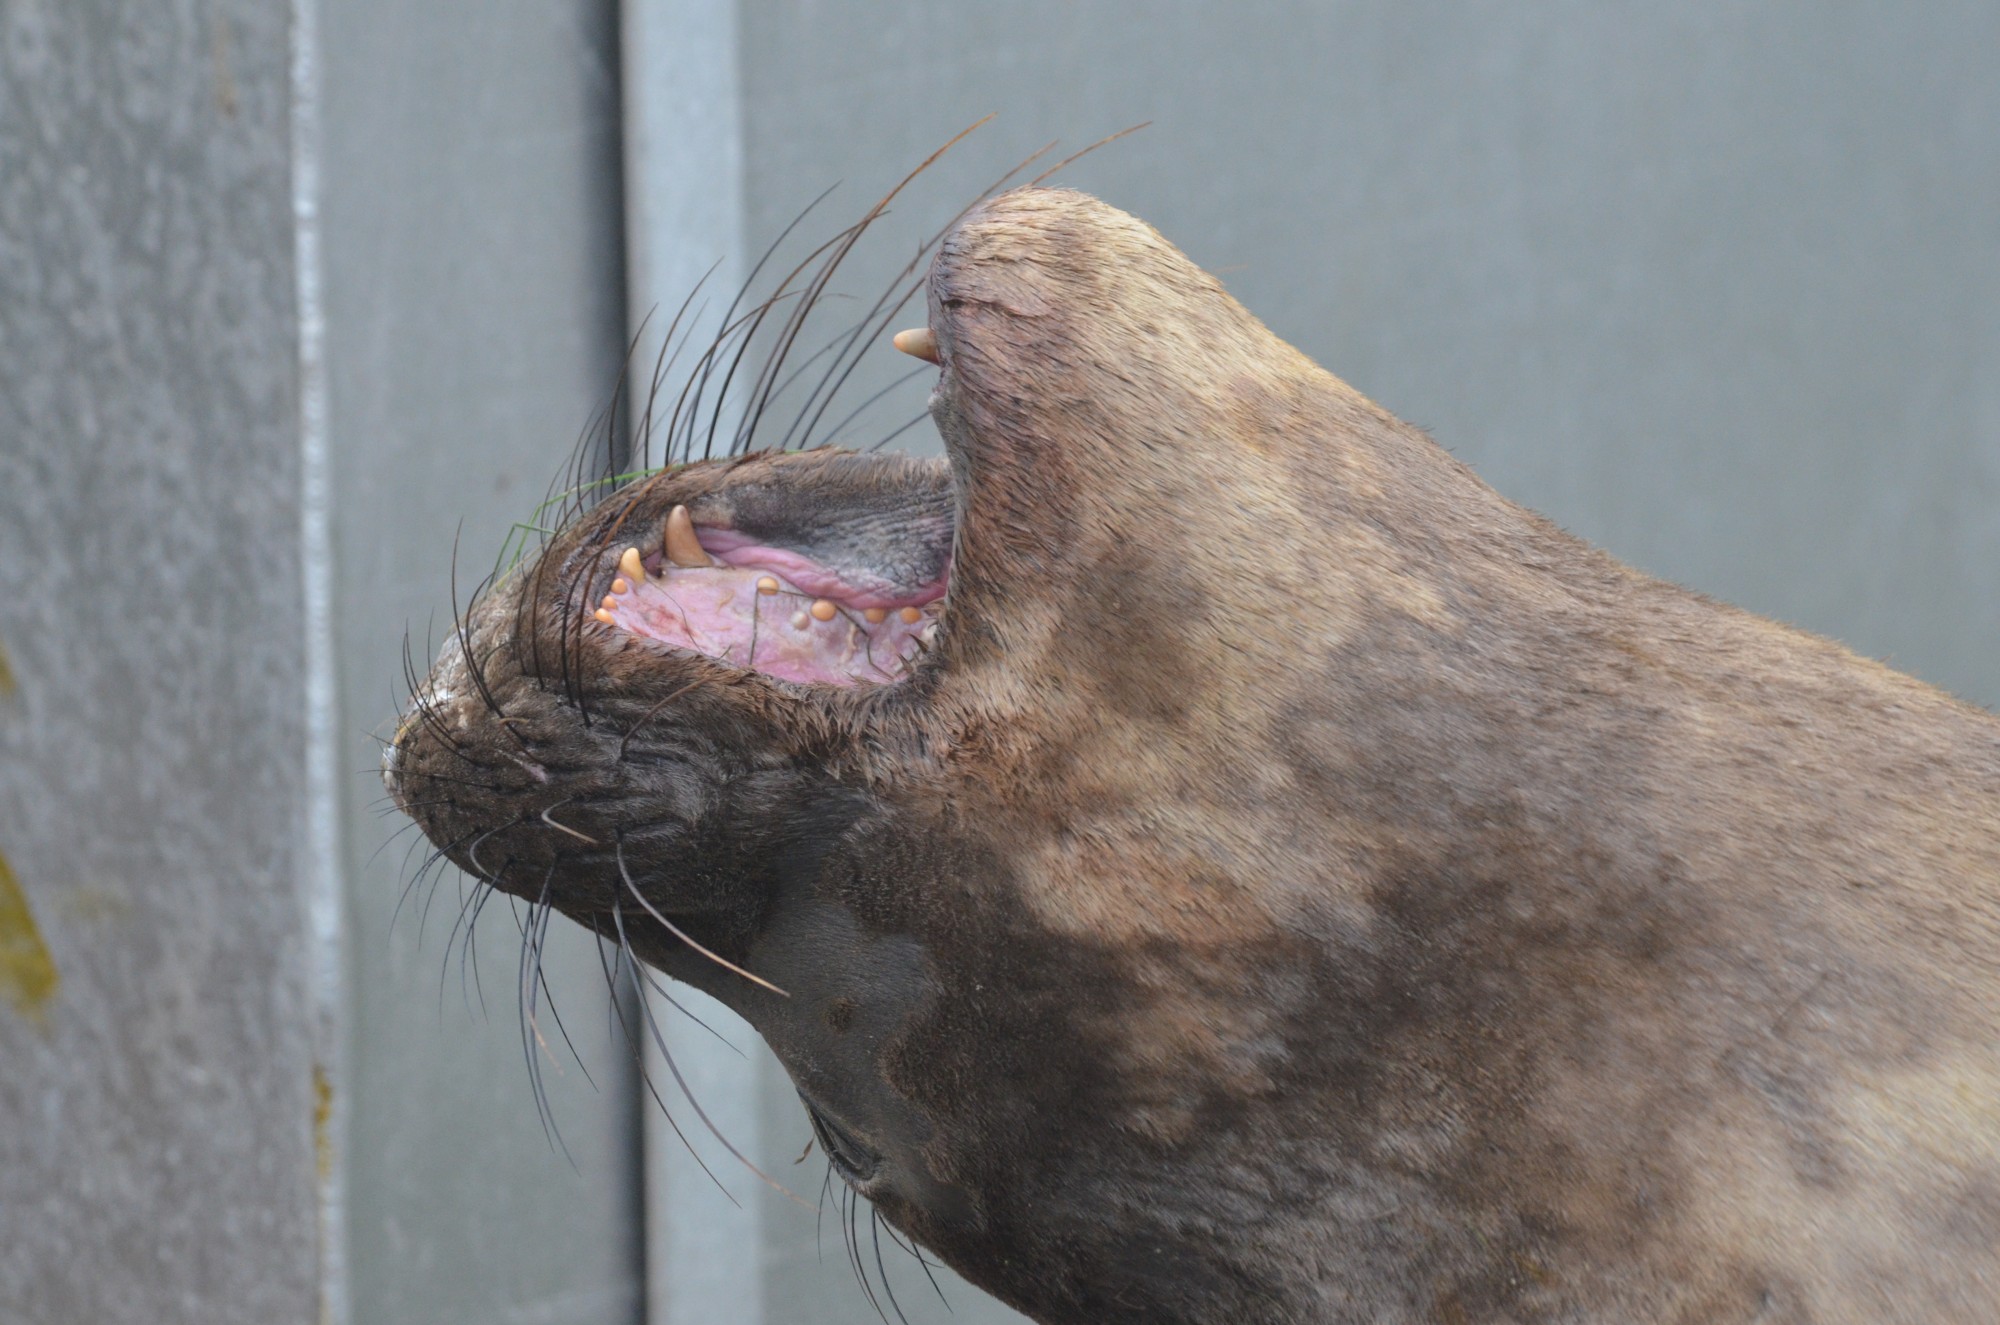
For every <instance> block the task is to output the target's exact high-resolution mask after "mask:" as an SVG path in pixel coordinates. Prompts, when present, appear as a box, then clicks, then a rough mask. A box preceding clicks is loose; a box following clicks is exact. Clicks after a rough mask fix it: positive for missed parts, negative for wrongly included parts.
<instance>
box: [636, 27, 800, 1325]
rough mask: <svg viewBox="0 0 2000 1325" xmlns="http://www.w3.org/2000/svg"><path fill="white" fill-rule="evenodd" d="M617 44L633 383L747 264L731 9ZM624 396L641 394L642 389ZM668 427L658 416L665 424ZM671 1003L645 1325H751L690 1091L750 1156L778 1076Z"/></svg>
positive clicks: (690, 1001)
mask: <svg viewBox="0 0 2000 1325" xmlns="http://www.w3.org/2000/svg"><path fill="white" fill-rule="evenodd" d="M622 38H623V42H622V45H623V52H622V53H623V58H624V71H625V198H626V212H625V215H626V227H625V234H626V271H627V277H628V289H629V307H630V320H631V327H630V331H631V334H632V336H633V338H634V346H635V351H634V355H633V360H634V363H635V365H637V367H638V371H639V373H640V374H641V376H642V377H643V376H645V375H646V374H648V373H649V372H650V370H651V366H652V365H653V364H654V362H655V360H656V357H657V355H658V353H659V351H660V347H661V342H662V340H663V339H664V338H665V336H666V334H667V332H668V330H669V329H670V327H671V326H672V324H674V323H675V321H676V318H677V315H679V314H681V313H682V311H683V310H682V304H683V301H684V300H686V299H687V298H688V297H689V296H690V294H691V293H692V292H694V291H695V290H696V288H697V287H699V288H700V289H701V290H702V291H703V292H704V293H703V294H702V295H701V296H699V298H700V299H701V305H699V306H697V307H695V308H690V309H687V310H685V313H686V315H687V317H688V318H691V319H692V323H693V325H692V328H689V330H688V340H689V341H690V342H691V343H692V345H693V349H692V350H691V351H690V353H689V357H692V355H693V354H696V353H699V351H700V349H701V347H702V345H703V344H704V343H705V338H706V337H708V336H711V335H713V334H715V331H716V330H717V329H718V328H719V327H720V325H721V322H722V316H721V313H720V309H721V308H722V307H723V306H724V305H726V304H727V303H728V301H729V297H730V295H731V294H733V293H734V292H735V290H736V287H737V285H738V283H739V282H740V281H741V280H742V279H743V274H744V272H745V271H746V270H747V268H748V263H746V262H745V261H744V257H743V247H742V246H743V206H742V172H743V157H742V145H743V144H742V122H741V114H740V112H741V100H740V97H739V95H738V90H737V50H736V6H735V4H734V3H733V0H627V2H626V4H625V6H624V24H623V32H622ZM681 325H682V326H683V327H684V328H688V326H689V324H688V322H687V321H682V323H681ZM633 396H634V399H635V401H637V400H642V399H644V394H643V393H642V392H639V391H635V392H634V393H633ZM669 399H671V397H669ZM662 412H664V407H663V411H662ZM667 422H668V420H667V419H665V418H661V419H659V420H658V423H659V426H660V427H661V428H662V429H664V428H665V426H666V424H667ZM663 449H664V447H663V443H661V442H659V441H657V440H656V441H655V442H654V444H653V446H652V447H651V454H649V455H648V456H647V457H646V460H647V462H648V463H651V464H658V463H660V462H661V461H662V460H663V459H664V455H663ZM673 1001H674V1002H677V1003H679V1004H680V1007H678V1008H676V1007H674V1006H673V1005H672V1003H670V1002H669V1001H668V1000H667V999H666V998H663V997H654V996H650V995H649V997H648V1002H649V1004H650V1012H651V1016H652V1019H653V1025H654V1026H656V1027H657V1028H658V1030H659V1033H660V1042H659V1043H657V1044H656V1043H655V1042H653V1041H651V1040H649V1041H648V1043H647V1045H646V1056H645V1067H646V1073H647V1076H648V1078H649V1079H650V1081H651V1083H652V1090H651V1091H649V1092H648V1093H647V1095H646V1097H645V1099H644V1103H645V1105H646V1133H645V1136H646V1195H647V1201H646V1204H647V1224H646V1270H647V1317H646V1318H647V1319H648V1320H649V1321H653V1322H655V1323H656V1325H708V1323H709V1322H714V1321H721V1320H727V1321H730V1322H732V1325H762V1322H763V1321H764V1319H765V1315H764V1275H763V1255H762V1247H763V1232H762V1225H763V1220H762V1211H763V1207H762V1203H761V1201H760V1200H759V1199H758V1192H759V1191H760V1190H761V1189H762V1184H761V1183H760V1182H759V1180H758V1179H757V1178H756V1177H755V1176H754V1175H753V1174H750V1173H748V1172H747V1171H745V1170H744V1168H743V1167H742V1165H741V1164H740V1163H739V1162H738V1161H737V1160H736V1159H735V1157H734V1156H732V1155H731V1154H730V1153H729V1151H728V1149H727V1148H725V1147H724V1146H723V1145H722V1144H721V1143H720V1142H719V1141H718V1140H717V1138H716V1137H714V1136H713V1135H711V1134H710V1133H709V1132H708V1131H707V1130H706V1129H705V1128H704V1127H703V1126H702V1125H701V1123H700V1121H699V1116H698V1115H697V1114H696V1112H695V1109H694V1107H693V1106H692V1105H691V1104H690V1102H689V1101H688V1099H687V1096H688V1095H693V1096H694V1097H695V1098H696V1099H698V1100H699V1101H700V1109H701V1112H702V1113H705V1114H706V1115H707V1116H708V1117H710V1118H711V1119H715V1120H717V1130H718V1131H721V1132H723V1133H724V1135H726V1136H727V1137H728V1143H729V1145H730V1146H734V1147H736V1148H737V1149H738V1150H739V1151H741V1152H743V1153H745V1154H759V1153H761V1151H762V1146H761V1144H760V1139H761V1127H760V1125H759V1124H760V1118H759V1116H758V1107H757V1105H758V1098H759V1091H760V1083H761V1082H762V1081H763V1080H764V1079H765V1078H767V1077H768V1076H769V1075H770V1074H771V1073H772V1072H775V1071H779V1070H780V1069H778V1068H777V1066H776V1064H775V1061H773V1060H772V1058H771V1053H770V1051H769V1050H768V1049H766V1048H765V1047H764V1042H763V1041H762V1040H760V1039H759V1038H758V1037H757V1034H756V1032H755V1031H752V1030H751V1029H750V1028H749V1026H747V1025H746V1024H744V1022H743V1021H742V1020H741V1019H740V1018H738V1017H737V1016H736V1015H735V1014H734V1013H732V1012H730V1011H729V1009H728V1008H726V1007H724V1006H723V1005H722V1004H720V1003H718V1002H716V1001H715V1000H714V999H712V998H708V997H707V996H705V995H703V994H701V993H699V992H698V991H695V990H691V989H683V990H677V991H675V993H674V995H673ZM695 1018H699V1019H700V1022H701V1023H705V1024H706V1026H707V1027H708V1028H712V1032H713V1033H711V1030H710V1029H704V1028H703V1025H702V1024H697V1022H696V1020H695ZM662 1044H663V1045H664V1050H665V1053H671V1054H672V1055H673V1059H674V1064H673V1066H674V1067H676V1068H678V1069H679V1073H678V1078H677V1077H676V1074H675V1072H674V1071H673V1070H671V1069H670V1068H669V1067H668V1065H667V1063H666V1062H665V1061H664V1056H663V1053H662V1051H661V1045H662ZM681 1081H684V1082H685V1083H686V1088H685V1091H684V1090H683V1089H682V1087H681V1086H680V1085H679V1084H678V1083H679V1082H681Z"/></svg>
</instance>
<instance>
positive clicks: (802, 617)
mask: <svg viewBox="0 0 2000 1325" xmlns="http://www.w3.org/2000/svg"><path fill="white" fill-rule="evenodd" d="M812 623H813V619H812V618H811V617H809V616H807V615H806V614H805V613H804V612H794V613H792V629H793V630H804V629H805V628H806V627H807V626H810V625H811V624H812Z"/></svg>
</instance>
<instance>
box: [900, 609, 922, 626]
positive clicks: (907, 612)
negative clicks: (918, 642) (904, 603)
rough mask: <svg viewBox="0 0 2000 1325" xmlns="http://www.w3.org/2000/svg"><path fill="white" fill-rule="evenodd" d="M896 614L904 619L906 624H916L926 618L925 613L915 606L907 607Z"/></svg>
mask: <svg viewBox="0 0 2000 1325" xmlns="http://www.w3.org/2000/svg"><path fill="white" fill-rule="evenodd" d="M896 615H897V616H899V617H901V618H902V619H903V624H904V625H906V626H914V625H916V624H917V622H919V621H922V620H923V619H924V614H923V613H922V612H921V611H919V610H918V609H916V608H914V607H906V608H904V609H903V610H902V611H900V612H898V613H896Z"/></svg>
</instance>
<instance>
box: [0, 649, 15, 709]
mask: <svg viewBox="0 0 2000 1325" xmlns="http://www.w3.org/2000/svg"><path fill="white" fill-rule="evenodd" d="M13 693H14V668H13V667H12V666H11V665H10V664H9V663H8V661H7V646H6V645H5V644H0V699H5V698H7V696H9V695H11V694H13Z"/></svg>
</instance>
